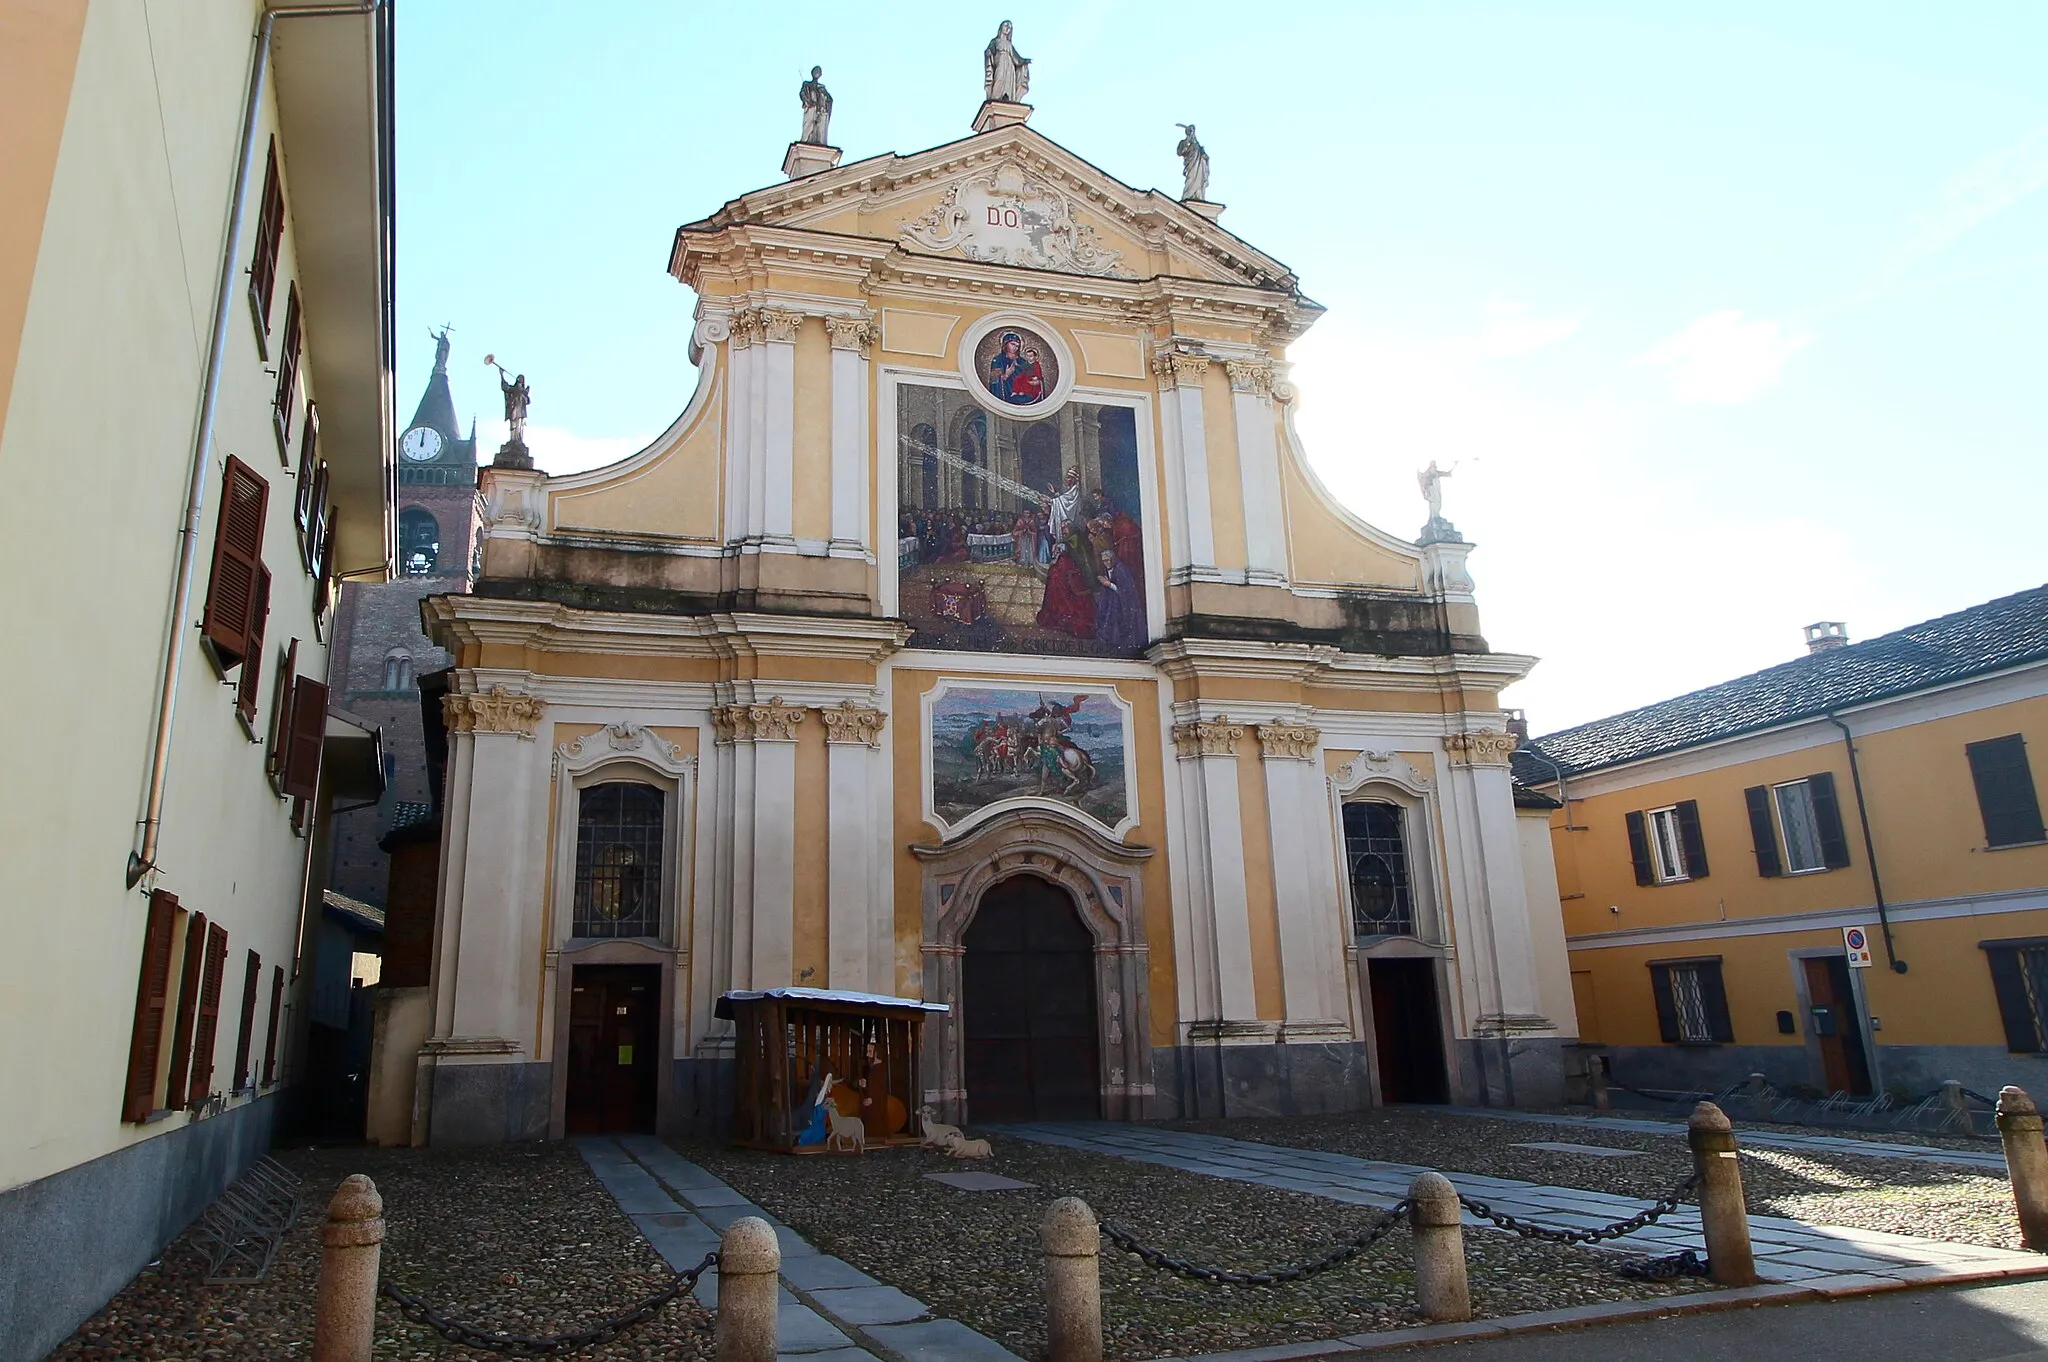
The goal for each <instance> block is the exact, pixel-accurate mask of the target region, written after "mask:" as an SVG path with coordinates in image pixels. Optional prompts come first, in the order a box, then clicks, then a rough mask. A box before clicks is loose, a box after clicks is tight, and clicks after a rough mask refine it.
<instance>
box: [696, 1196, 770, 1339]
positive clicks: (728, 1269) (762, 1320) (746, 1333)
mask: <svg viewBox="0 0 2048 1362" xmlns="http://www.w3.org/2000/svg"><path fill="white" fill-rule="evenodd" d="M781 1272H782V1245H781V1244H780V1243H779V1242H777V1240H776V1238H775V1227H774V1226H772V1225H770V1224H769V1223H768V1222H767V1221H765V1220H763V1219H762V1218H761V1217H760V1216H758V1215H747V1216H741V1217H740V1218H739V1219H738V1220H735V1221H733V1222H732V1224H730V1225H728V1226H727V1227H726V1231H725V1237H724V1238H722V1239H721V1240H719V1243H718V1323H717V1326H716V1328H715V1329H714V1331H713V1337H714V1338H715V1340H716V1346H715V1351H714V1354H713V1355H714V1356H715V1357H716V1358H717V1359H718V1362H775V1351H776V1345H777V1334H776V1318H775V1314H776V1287H777V1284H778V1281H779V1278H780V1274H781Z"/></svg>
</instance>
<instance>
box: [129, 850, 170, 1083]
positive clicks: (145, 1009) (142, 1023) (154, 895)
mask: <svg viewBox="0 0 2048 1362" xmlns="http://www.w3.org/2000/svg"><path fill="white" fill-rule="evenodd" d="M177 916H178V900H177V896H176V895H173V894H166V893H165V892H164V891H163V890H161V889H157V890H152V891H151V893H150V896H149V923H148V925H147V926H146V927H144V928H143V933H142V977H141V980H140V981H139V982H138V983H137V984H136V987H135V1027H134V1030H133V1031H132V1032H131V1033H130V1035H129V1038H128V1090H127V1094H126V1096H125V1097H124V1098H123V1099H122V1103H121V1119H122V1120H124V1121H140V1120H142V1119H143V1118H144V1117H146V1116H148V1115H149V1113H150V1112H152V1111H154V1110H155V1109H156V1062H157V1056H158V1055H159V1054H161V1053H162V1050H163V1038H164V1004H165V1003H166V1002H167V1001H168V999H167V997H166V995H167V994H168V993H169V991H170V987H171V931H172V928H173V927H174V926H175V924H176V922H177Z"/></svg>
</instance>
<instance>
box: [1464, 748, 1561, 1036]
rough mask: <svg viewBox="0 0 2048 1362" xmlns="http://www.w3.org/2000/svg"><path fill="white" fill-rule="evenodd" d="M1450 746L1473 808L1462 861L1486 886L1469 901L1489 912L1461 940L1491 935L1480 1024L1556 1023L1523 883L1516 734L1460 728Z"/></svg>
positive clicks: (1468, 809)
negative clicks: (1540, 985)
mask: <svg viewBox="0 0 2048 1362" xmlns="http://www.w3.org/2000/svg"><path fill="white" fill-rule="evenodd" d="M1444 750H1445V752H1446V753H1447V754H1448V756H1449V757H1450V767H1451V769H1450V782H1449V783H1450V787H1451V794H1452V796H1453V797H1454V798H1455V799H1456V801H1457V803H1458V805H1459V806H1460V810H1461V812H1462V813H1463V814H1465V817H1464V819H1463V820H1461V821H1463V822H1464V825H1465V826H1464V829H1463V830H1464V832H1465V834H1466V837H1467V838H1468V839H1470V842H1471V845H1468V846H1466V847H1465V848H1463V856H1462V859H1463V860H1464V862H1465V864H1466V866H1467V868H1468V870H1469V871H1470V872H1471V873H1470V874H1469V875H1468V882H1469V883H1471V884H1472V885H1473V886H1474V888H1476V889H1477V891H1478V892H1477V893H1476V894H1472V895H1469V896H1468V897H1467V899H1466V901H1465V906H1466V908H1467V909H1468V910H1469V911H1472V912H1474V913H1476V914H1477V915H1479V916H1480V917H1481V918H1483V920H1481V921H1468V922H1467V923H1466V933H1465V934H1464V935H1463V936H1461V938H1460V939H1461V940H1469V939H1471V937H1472V936H1474V935H1478V936H1481V937H1483V939H1484V941H1485V943H1486V945H1487V946H1488V947H1489V953H1490V954H1491V956H1492V960H1491V962H1490V963H1491V966H1492V974H1493V979H1492V980H1491V981H1486V980H1481V982H1480V993H1481V997H1482V1000H1483V1001H1482V1004H1481V1008H1480V1013H1481V1015H1480V1016H1479V1017H1477V1018H1476V1019H1475V1022H1476V1027H1475V1029H1496V1030H1531V1029H1545V1028H1548V1027H1549V1026H1550V1024H1551V1023H1550V1021H1549V1020H1548V1019H1547V1018H1545V1017H1544V1016H1543V1015H1542V1002H1541V995H1540V994H1539V993H1538V991H1537V985H1536V968H1535V959H1534V938H1533V937H1532V935H1531V933H1530V929H1529V903H1528V889H1527V886H1526V885H1524V884H1523V882H1522V854H1521V840H1520V837H1519V835H1518V833H1517V830H1516V827H1515V797H1514V785H1513V782H1512V780H1511V779H1510V777H1509V774H1508V757H1509V754H1510V753H1512V752H1513V751H1514V750H1515V739H1514V736H1513V735H1512V734H1508V733H1503V732H1500V731H1498V730H1485V729H1482V730H1478V731H1474V732H1467V733H1452V734H1450V735H1449V736H1447V737H1446V738H1445V739H1444ZM1489 982H1490V983H1491V985H1492V987H1491V988H1490V989H1489V988H1488V983H1489ZM1489 993H1491V994H1492V996H1491V997H1487V995H1488V994H1489Z"/></svg>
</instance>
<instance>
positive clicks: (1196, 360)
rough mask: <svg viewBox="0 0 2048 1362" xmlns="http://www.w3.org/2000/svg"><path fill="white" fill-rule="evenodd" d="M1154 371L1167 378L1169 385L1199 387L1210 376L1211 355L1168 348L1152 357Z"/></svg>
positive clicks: (1174, 386)
mask: <svg viewBox="0 0 2048 1362" xmlns="http://www.w3.org/2000/svg"><path fill="white" fill-rule="evenodd" d="M1152 372H1153V373H1155V374H1157V375H1158V376H1159V377H1160V378H1162V379H1165V380H1166V383H1167V386H1168V387H1173V388H1199V387H1201V386H1202V380H1203V379H1205V378H1207V377H1208V376H1209V357H1208V356H1207V355H1190V354H1188V353H1186V352H1185V351H1181V350H1167V351H1164V352H1163V353H1161V354H1157V355H1154V356H1153V357H1152Z"/></svg>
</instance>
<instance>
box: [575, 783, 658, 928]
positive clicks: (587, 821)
mask: <svg viewBox="0 0 2048 1362" xmlns="http://www.w3.org/2000/svg"><path fill="white" fill-rule="evenodd" d="M665 803H666V800H665V797H664V796H663V794H662V792H661V791H660V790H658V789H656V788H654V787H653V786H651V785H636V784H630V783H626V782H614V783H610V784H605V785H594V786H592V787H590V788H589V789H587V790H585V791H583V798H582V800H581V802H580V804H579V806H578V809H577V814H576V912H575V927H574V930H575V934H576V935H577V936H614V937H616V936H659V935H661V840H662V823H663V817H662V814H663V808H664V805H665Z"/></svg>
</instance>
